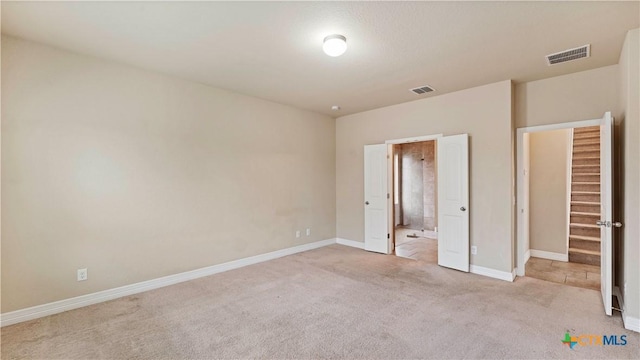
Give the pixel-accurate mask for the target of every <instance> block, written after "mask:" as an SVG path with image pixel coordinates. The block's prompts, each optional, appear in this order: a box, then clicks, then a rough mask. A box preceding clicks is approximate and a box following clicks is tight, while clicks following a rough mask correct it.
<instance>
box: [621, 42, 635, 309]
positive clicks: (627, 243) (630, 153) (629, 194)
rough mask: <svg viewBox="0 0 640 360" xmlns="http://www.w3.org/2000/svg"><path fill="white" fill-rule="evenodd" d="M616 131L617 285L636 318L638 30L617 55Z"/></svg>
mask: <svg viewBox="0 0 640 360" xmlns="http://www.w3.org/2000/svg"><path fill="white" fill-rule="evenodd" d="M619 65H620V109H621V112H622V115H621V116H620V122H621V124H620V127H621V129H622V134H623V136H622V139H623V140H622V141H623V144H622V147H621V150H622V159H623V161H624V167H623V171H622V174H621V180H622V189H623V192H622V193H621V194H620V196H619V199H620V200H621V201H622V203H623V205H622V207H623V209H622V210H623V218H622V219H621V220H620V221H622V222H624V227H623V228H622V231H621V232H618V233H617V234H621V235H622V238H621V241H620V244H619V245H621V247H622V248H623V253H622V259H621V260H622V264H620V265H621V269H620V270H622V272H621V274H620V279H618V282H617V283H618V285H619V286H620V290H621V291H622V292H623V298H624V305H625V316H631V317H634V318H636V319H638V318H640V225H639V224H640V209H639V208H638V207H639V206H640V161H639V160H638V159H640V146H639V143H640V90H639V87H640V74H639V73H640V29H635V30H632V31H630V32H629V33H627V37H626V39H625V42H624V46H623V48H622V52H621V54H620V64H619Z"/></svg>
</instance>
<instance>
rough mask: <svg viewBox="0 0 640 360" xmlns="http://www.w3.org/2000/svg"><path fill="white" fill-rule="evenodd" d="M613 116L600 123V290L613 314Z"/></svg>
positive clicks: (606, 308) (615, 223) (609, 311)
mask: <svg viewBox="0 0 640 360" xmlns="http://www.w3.org/2000/svg"><path fill="white" fill-rule="evenodd" d="M612 220H613V118H612V117H611V113H610V112H607V113H605V114H604V118H602V125H600V221H598V222H597V223H596V224H597V225H600V291H601V292H602V302H603V303H604V312H605V313H606V314H607V315H611V292H612V291H611V287H612V283H613V245H612V244H613V226H617V227H620V226H622V224H620V223H617V222H612Z"/></svg>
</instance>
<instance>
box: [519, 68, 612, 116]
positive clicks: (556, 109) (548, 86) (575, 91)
mask: <svg viewBox="0 0 640 360" xmlns="http://www.w3.org/2000/svg"><path fill="white" fill-rule="evenodd" d="M515 110H516V127H517V128H521V127H527V126H537V125H549V124H558V123H564V122H570V121H580V120H590V119H600V118H602V115H603V114H604V112H605V111H612V112H613V115H614V116H616V113H617V110H618V65H611V66H606V67H601V68H597V69H593V70H588V71H582V72H578V73H573V74H569V75H563V76H558V77H554V78H549V79H544V80H538V81H531V82H527V83H521V84H517V85H516V86H515Z"/></svg>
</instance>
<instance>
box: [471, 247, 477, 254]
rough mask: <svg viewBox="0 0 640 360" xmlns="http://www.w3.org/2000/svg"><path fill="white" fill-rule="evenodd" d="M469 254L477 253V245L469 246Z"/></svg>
mask: <svg viewBox="0 0 640 360" xmlns="http://www.w3.org/2000/svg"><path fill="white" fill-rule="evenodd" d="M471 255H478V247H477V246H472V247H471Z"/></svg>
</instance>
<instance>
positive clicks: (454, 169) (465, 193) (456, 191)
mask: <svg viewBox="0 0 640 360" xmlns="http://www.w3.org/2000/svg"><path fill="white" fill-rule="evenodd" d="M437 144H438V145H437V147H438V150H437V154H438V265H440V266H445V267H449V268H452V269H457V270H461V271H466V272H468V271H469V137H468V135H467V134H462V135H454V136H445V137H441V138H439V139H438V140H437Z"/></svg>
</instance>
